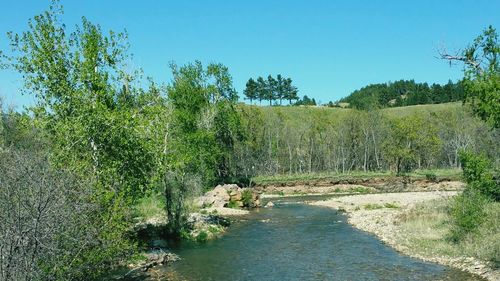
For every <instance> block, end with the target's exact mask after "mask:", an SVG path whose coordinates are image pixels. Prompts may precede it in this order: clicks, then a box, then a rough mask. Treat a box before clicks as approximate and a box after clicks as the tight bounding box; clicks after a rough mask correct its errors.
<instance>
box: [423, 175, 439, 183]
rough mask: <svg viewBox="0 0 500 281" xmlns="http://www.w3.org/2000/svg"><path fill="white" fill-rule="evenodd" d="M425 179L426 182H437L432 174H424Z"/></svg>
mask: <svg viewBox="0 0 500 281" xmlns="http://www.w3.org/2000/svg"><path fill="white" fill-rule="evenodd" d="M425 179H427V180H428V181H432V182H437V176H436V174H434V173H427V174H425Z"/></svg>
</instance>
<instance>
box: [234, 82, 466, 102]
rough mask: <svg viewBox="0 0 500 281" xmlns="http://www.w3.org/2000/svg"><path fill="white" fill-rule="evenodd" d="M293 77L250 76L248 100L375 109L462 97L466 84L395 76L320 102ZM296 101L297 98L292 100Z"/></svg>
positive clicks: (247, 86) (246, 97) (247, 92)
mask: <svg viewBox="0 0 500 281" xmlns="http://www.w3.org/2000/svg"><path fill="white" fill-rule="evenodd" d="M291 82H292V80H291V79H290V78H283V77H282V76H281V75H280V74H278V76H277V79H275V78H274V77H272V76H271V75H269V76H268V78H267V79H264V78H262V77H258V78H257V80H254V79H253V78H250V79H249V80H248V81H247V83H246V87H245V89H244V91H243V94H244V96H245V98H244V99H245V100H249V101H250V104H254V101H259V105H262V101H268V103H269V104H268V105H269V106H273V105H274V106H281V105H283V102H282V101H283V100H287V101H288V104H286V105H289V106H290V105H291V106H299V105H309V106H315V105H318V106H328V107H346V108H356V109H373V108H386V107H399V106H411V105H419V104H440V103H448V102H457V101H463V100H464V97H465V94H464V87H463V85H462V82H461V81H457V82H452V81H451V80H448V82H447V83H446V84H440V83H432V84H429V83H427V82H415V80H413V79H410V80H404V79H401V80H396V81H389V82H385V83H375V84H368V85H366V86H364V87H362V88H360V89H357V90H354V91H353V92H352V93H350V94H349V95H348V96H345V97H343V98H341V99H339V100H337V101H329V102H327V103H323V104H319V103H317V102H316V99H315V98H311V97H309V96H307V95H304V96H303V97H302V98H300V97H299V96H298V92H299V91H298V88H297V87H295V86H293V85H291ZM293 101H295V102H293Z"/></svg>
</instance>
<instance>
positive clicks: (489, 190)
mask: <svg viewBox="0 0 500 281" xmlns="http://www.w3.org/2000/svg"><path fill="white" fill-rule="evenodd" d="M460 161H461V162H462V169H463V176H464V180H465V182H466V183H467V184H468V185H469V188H472V189H475V190H478V191H479V192H480V193H482V194H483V195H485V196H487V197H489V198H491V199H493V200H495V201H500V186H499V185H498V183H497V182H496V181H495V179H494V177H493V167H492V164H491V161H490V160H489V159H488V158H486V157H485V156H484V155H475V154H473V153H471V152H468V151H462V152H460Z"/></svg>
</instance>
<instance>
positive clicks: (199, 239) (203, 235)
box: [196, 231, 208, 242]
mask: <svg viewBox="0 0 500 281" xmlns="http://www.w3.org/2000/svg"><path fill="white" fill-rule="evenodd" d="M207 240H208V233H206V232H205V231H200V233H199V234H198V236H196V241H197V242H206V241H207Z"/></svg>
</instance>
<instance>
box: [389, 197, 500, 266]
mask: <svg viewBox="0 0 500 281" xmlns="http://www.w3.org/2000/svg"><path fill="white" fill-rule="evenodd" d="M449 200H451V199H438V200H433V201H429V202H424V203H420V204H418V205H417V206H416V207H415V208H414V209H412V210H411V211H409V212H408V213H405V214H403V215H402V216H401V217H400V218H399V224H400V227H401V231H402V235H400V237H399V239H400V241H399V242H400V243H401V244H402V245H404V246H406V247H408V248H409V249H411V250H412V251H413V252H416V253H418V254H421V255H425V256H450V257H455V258H459V257H462V256H464V255H465V256H472V257H476V258H478V259H481V260H484V261H488V262H491V263H492V264H493V266H496V267H500V223H499V222H500V203H498V202H496V203H495V202H494V203H489V204H488V205H487V207H486V214H487V215H486V219H485V222H484V223H483V224H481V225H480V227H479V229H478V230H477V232H474V233H470V234H469V235H468V236H467V237H466V238H465V239H464V240H463V241H461V242H459V243H454V242H452V241H451V240H450V239H449V234H450V229H451V227H452V225H451V219H450V216H449V214H448V205H449Z"/></svg>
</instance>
